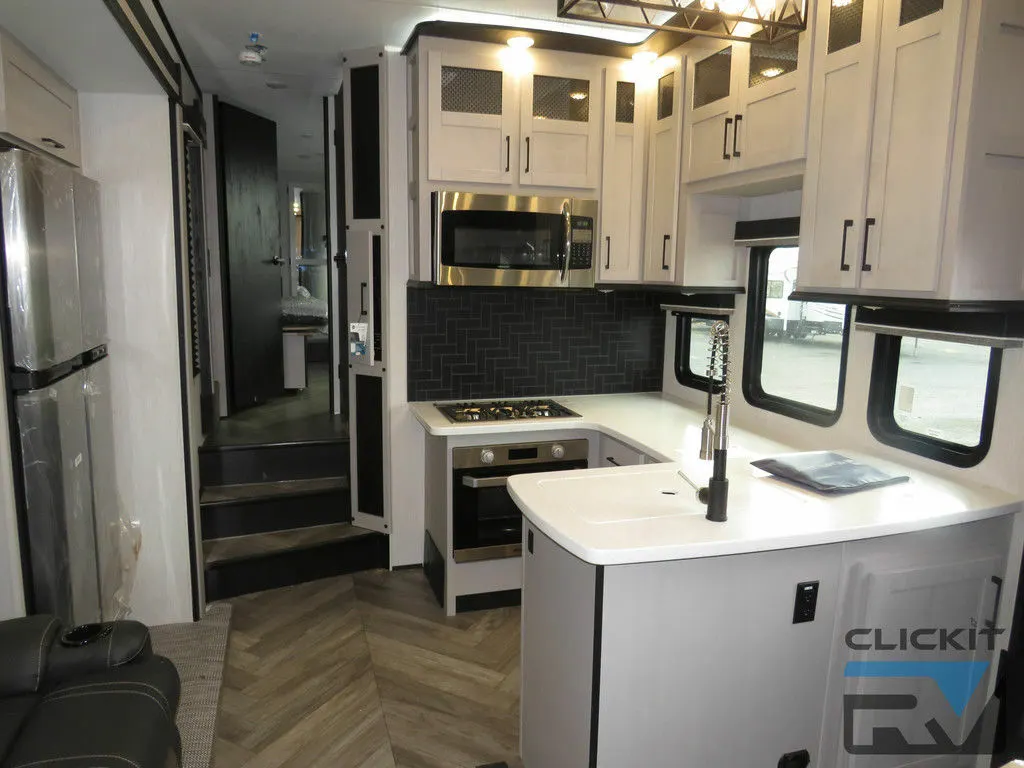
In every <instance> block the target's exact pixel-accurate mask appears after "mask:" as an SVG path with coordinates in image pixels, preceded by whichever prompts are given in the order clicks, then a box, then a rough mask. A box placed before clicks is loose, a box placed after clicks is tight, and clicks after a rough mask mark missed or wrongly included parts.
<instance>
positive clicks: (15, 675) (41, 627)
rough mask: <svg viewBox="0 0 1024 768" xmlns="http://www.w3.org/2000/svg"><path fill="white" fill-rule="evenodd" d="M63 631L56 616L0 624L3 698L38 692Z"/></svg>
mask: <svg viewBox="0 0 1024 768" xmlns="http://www.w3.org/2000/svg"><path fill="white" fill-rule="evenodd" d="M60 629H61V624H60V621H58V620H57V619H56V618H55V617H53V616H26V617H24V618H20V619H10V620H8V621H0V659H3V663H2V664H0V696H19V695H23V694H27V693H35V692H36V691H38V690H39V688H40V686H41V685H42V682H43V679H44V678H45V676H46V670H47V666H48V663H49V655H50V652H51V650H52V648H53V644H54V640H55V639H56V637H57V634H58V632H59V631H60Z"/></svg>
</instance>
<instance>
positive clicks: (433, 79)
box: [426, 51, 517, 184]
mask: <svg viewBox="0 0 1024 768" xmlns="http://www.w3.org/2000/svg"><path fill="white" fill-rule="evenodd" d="M426 63H427V67H428V84H427V112H428V121H427V122H428V131H427V144H428V147H427V177H428V178H429V179H430V180H431V181H466V182H484V183H492V184H508V183H510V182H511V181H512V167H513V149H514V145H515V143H516V131H515V120H516V114H517V112H516V106H517V105H516V101H517V93H516V83H515V78H514V77H512V76H510V75H508V74H507V73H505V72H503V71H502V69H501V64H500V62H499V61H498V60H497V59H492V58H487V57H483V56H472V55H468V56H467V55H458V54H448V53H442V52H440V51H430V52H429V53H428V55H427V62H426Z"/></svg>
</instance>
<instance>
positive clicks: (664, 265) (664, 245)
mask: <svg viewBox="0 0 1024 768" xmlns="http://www.w3.org/2000/svg"><path fill="white" fill-rule="evenodd" d="M669 237H671V235H665V237H664V239H662V241H661V268H662V269H665V270H667V269H668V264H667V263H666V262H665V250H666V249H667V248H668V239H669Z"/></svg>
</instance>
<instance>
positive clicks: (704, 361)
mask: <svg viewBox="0 0 1024 768" xmlns="http://www.w3.org/2000/svg"><path fill="white" fill-rule="evenodd" d="M718 320H724V321H725V322H728V321H729V318H727V317H720V316H712V315H699V314H682V313H680V314H678V315H676V355H675V360H676V362H675V370H676V381H678V382H679V383H680V384H682V385H683V386H684V387H694V388H695V389H701V390H706V389H707V387H708V361H709V358H710V355H711V326H712V325H713V324H714V323H715V322H716V321H718Z"/></svg>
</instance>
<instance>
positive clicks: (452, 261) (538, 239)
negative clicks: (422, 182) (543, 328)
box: [432, 191, 597, 288]
mask: <svg viewBox="0 0 1024 768" xmlns="http://www.w3.org/2000/svg"><path fill="white" fill-rule="evenodd" d="M432 202H433V206H434V209H433V220H434V221H433V229H434V232H433V248H434V268H435V275H436V277H437V284H438V285H480V286H516V287H524V288H525V287H531V288H593V287H594V275H595V268H596V260H595V258H594V240H595V237H596V235H595V233H594V228H595V225H596V223H597V201H596V200H580V199H577V198H572V197H517V196H514V195H481V194H476V193H475V192H449V191H444V192H435V193H434V195H433V198H432Z"/></svg>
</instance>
